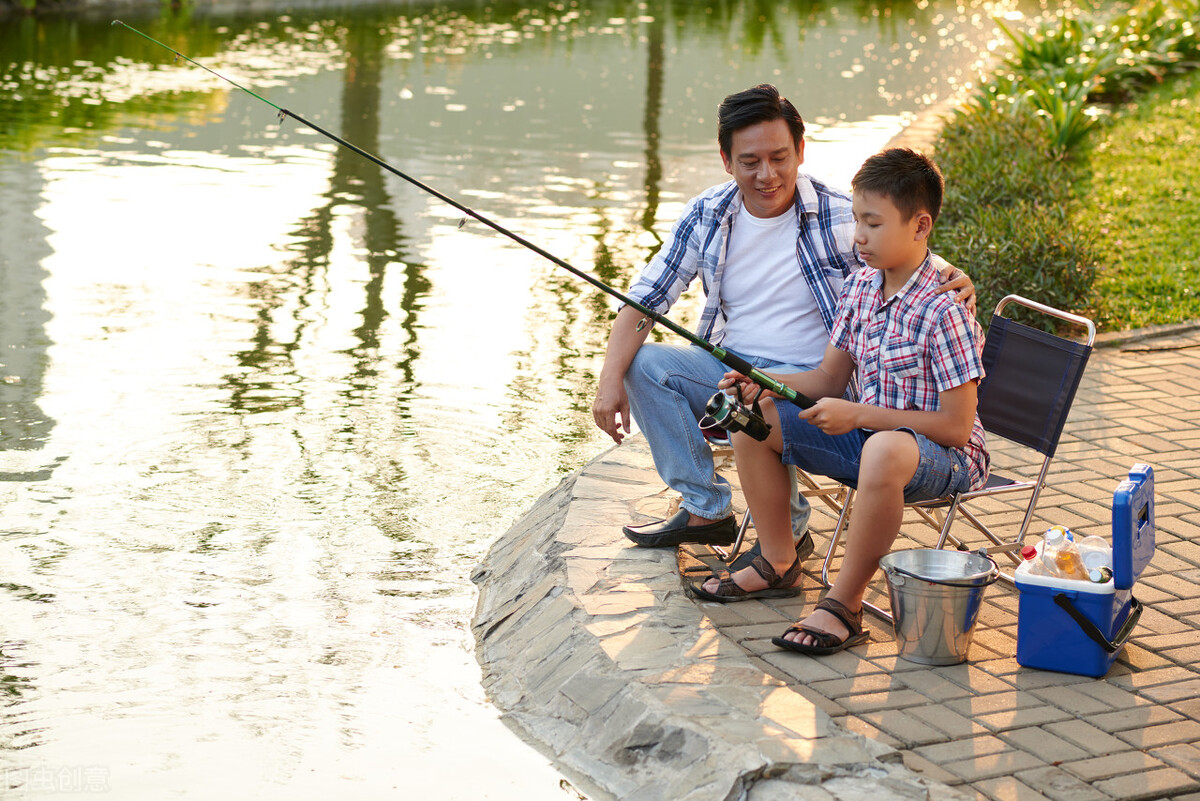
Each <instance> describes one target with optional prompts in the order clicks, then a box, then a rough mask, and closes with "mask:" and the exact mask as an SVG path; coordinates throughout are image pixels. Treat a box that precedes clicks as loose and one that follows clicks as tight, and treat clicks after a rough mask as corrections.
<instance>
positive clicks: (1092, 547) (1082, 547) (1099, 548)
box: [1075, 534, 1113, 581]
mask: <svg viewBox="0 0 1200 801" xmlns="http://www.w3.org/2000/svg"><path fill="white" fill-rule="evenodd" d="M1075 545H1076V547H1077V548H1079V556H1080V558H1081V559H1083V566H1084V567H1086V568H1087V569H1088V570H1089V571H1091V570H1095V569H1097V568H1102V567H1107V568H1109V569H1110V570H1111V569H1112V566H1113V558H1112V548H1110V547H1109V545H1108V540H1106V539H1104V537H1097V536H1096V535H1095V534H1093V535H1091V536H1090V537H1084V538H1083V539H1081V540H1079V541H1078V542H1077V543H1076V544H1075ZM1106 581H1107V579H1106Z"/></svg>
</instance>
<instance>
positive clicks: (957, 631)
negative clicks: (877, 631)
mask: <svg viewBox="0 0 1200 801" xmlns="http://www.w3.org/2000/svg"><path fill="white" fill-rule="evenodd" d="M879 566H880V567H881V568H883V572H884V574H885V575H886V576H887V584H888V597H889V598H890V599H891V602H892V619H893V623H892V626H893V628H894V629H895V632H896V641H897V643H898V644H899V645H900V658H901V659H906V660H908V661H909V662H919V663H921V664H923V665H956V664H958V663H959V662H965V661H966V660H967V650H968V649H969V648H970V647H971V634H972V633H973V632H974V629H975V620H976V619H977V618H978V617H979V607H980V605H981V604H982V603H983V591H984V590H985V589H986V588H987V587H988V585H990V584H992V583H994V582H995V581H996V579H998V578H1000V569H999V568H998V567H996V563H995V562H993V561H992V560H991V558H990V557H987V556H984V555H982V554H978V553H967V552H964V551H946V550H937V549H932V548H916V549H913V550H910V551H895V552H893V553H889V554H887V555H885V556H884V557H883V558H882V559H880V560H879Z"/></svg>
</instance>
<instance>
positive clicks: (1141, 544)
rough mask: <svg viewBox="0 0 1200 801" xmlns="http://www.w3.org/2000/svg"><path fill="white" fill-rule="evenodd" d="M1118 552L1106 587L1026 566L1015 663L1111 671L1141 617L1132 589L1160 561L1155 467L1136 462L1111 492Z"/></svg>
mask: <svg viewBox="0 0 1200 801" xmlns="http://www.w3.org/2000/svg"><path fill="white" fill-rule="evenodd" d="M1112 551H1113V553H1112V556H1113V575H1112V578H1110V579H1109V580H1108V581H1107V582H1105V583H1103V584H1100V583H1096V582H1091V581H1079V580H1075V579H1064V578H1058V577H1056V576H1044V575H1037V574H1034V573H1030V572H1029V563H1028V562H1022V563H1021V565H1020V566H1019V567H1018V568H1017V570H1016V574H1015V575H1014V580H1015V581H1016V585H1017V590H1018V591H1019V593H1020V600H1019V607H1018V612H1017V664H1019V665H1023V666H1024V667H1031V668H1039V669H1041V670H1054V671H1058V672H1059V673H1077V674H1080V675H1083V676H1097V677H1099V676H1103V675H1104V674H1105V673H1107V672H1108V669H1109V668H1110V667H1112V663H1113V661H1114V660H1115V659H1116V658H1117V654H1118V653H1120V651H1121V648H1123V647H1124V645H1125V643H1126V642H1128V641H1129V637H1130V635H1131V634H1132V633H1133V629H1134V627H1135V626H1136V625H1137V622H1138V618H1139V617H1141V614H1142V605H1141V603H1139V602H1138V600H1137V599H1136V598H1134V597H1133V585H1134V583H1135V582H1136V581H1137V577H1138V576H1140V575H1141V573H1142V571H1143V570H1145V569H1146V565H1148V564H1150V559H1151V558H1152V557H1153V556H1154V470H1153V469H1151V468H1150V466H1149V465H1144V464H1136V465H1134V466H1133V469H1132V470H1130V471H1129V478H1127V479H1125V480H1123V481H1122V482H1121V483H1120V484H1119V485H1117V489H1116V492H1115V493H1114V494H1113V509H1112Z"/></svg>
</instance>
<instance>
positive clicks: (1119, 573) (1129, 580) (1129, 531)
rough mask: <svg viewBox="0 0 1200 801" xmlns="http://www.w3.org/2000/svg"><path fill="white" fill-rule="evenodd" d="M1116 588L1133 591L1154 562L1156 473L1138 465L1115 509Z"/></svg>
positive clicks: (1118, 493) (1123, 483)
mask: <svg viewBox="0 0 1200 801" xmlns="http://www.w3.org/2000/svg"><path fill="white" fill-rule="evenodd" d="M1112 549H1113V551H1112V552H1113V585H1114V586H1115V587H1116V588H1117V589H1119V590H1127V589H1129V588H1131V587H1132V586H1133V584H1134V582H1136V581H1137V579H1138V576H1140V575H1141V574H1142V571H1143V570H1145V569H1146V565H1148V564H1150V560H1151V559H1153V558H1154V469H1153V468H1151V467H1150V465H1148V464H1135V465H1134V466H1133V468H1132V469H1131V470H1130V471H1129V478H1126V479H1124V480H1123V481H1121V483H1120V484H1118V485H1117V489H1116V492H1114V493H1113V507H1112Z"/></svg>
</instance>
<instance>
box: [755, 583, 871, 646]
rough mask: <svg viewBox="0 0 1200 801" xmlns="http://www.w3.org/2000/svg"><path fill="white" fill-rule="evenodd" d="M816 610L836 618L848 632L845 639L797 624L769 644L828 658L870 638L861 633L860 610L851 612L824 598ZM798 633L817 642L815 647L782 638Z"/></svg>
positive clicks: (833, 599)
mask: <svg viewBox="0 0 1200 801" xmlns="http://www.w3.org/2000/svg"><path fill="white" fill-rule="evenodd" d="M817 609H820V610H821V611H823V612H828V613H829V614H831V615H833V616H834V617H836V618H837V619H838V620H840V621H841V622H842V625H843V626H845V627H846V630H847V631H848V632H850V633H849V634H847V635H846V639H844V640H843V639H842V638H840V637H838V636H837V635H836V634H830V633H829V632H828V631H821V630H820V629H814V628H811V627H809V626H805V625H803V624H802V623H797V624H796V625H794V626H791V627H789V628H788V630H787V631H785V632H784V633H783V637H772V638H771V642H772V643H774V644H775V645H778V646H779V647H780V648H786V649H788V650H789V651H795V652H796V653H798V654H808V655H809V656H828V655H829V654H836V653H837V652H838V651H844V650H845V649H847V648H849V647H851V646H853V645H858V644H859V643H862V642H866V641H867V638H868V637H869V636H870V632H866V631H863V627H862V609H859V610H858V611H857V612H851V611H850V610H849V609H847V608H846V605H845V604H843V603H842V602H841V601H839V600H837V599H836V598H830V597H829V596H826V597H824V598H822V599H821V600H820V601H818V602H817ZM794 631H795V632H800V633H802V634H807V635H809V636H810V637H812V638H813V639H814V640H816V641H817V644H816V645H801V644H800V643H798V642H795V641H793V640H785V639H784V637H786V636H787V635H789V634H791V633H792V632H794Z"/></svg>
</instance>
